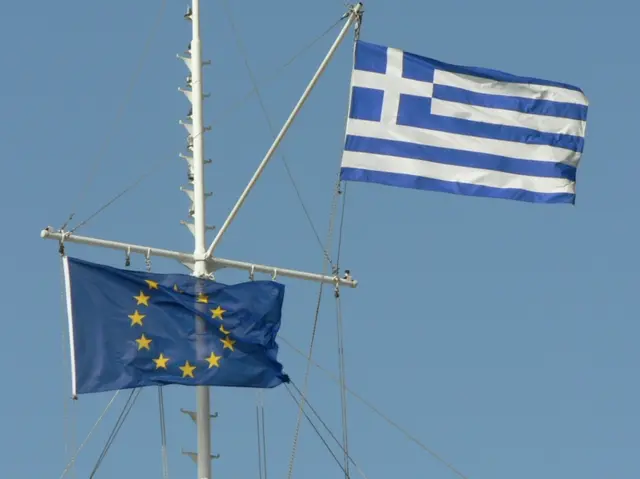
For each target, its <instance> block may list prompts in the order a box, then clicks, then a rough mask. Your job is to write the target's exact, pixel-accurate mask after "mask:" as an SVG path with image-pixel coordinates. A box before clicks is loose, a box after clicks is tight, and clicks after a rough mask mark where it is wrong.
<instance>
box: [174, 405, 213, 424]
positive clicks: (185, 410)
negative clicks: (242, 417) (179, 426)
mask: <svg viewBox="0 0 640 479" xmlns="http://www.w3.org/2000/svg"><path fill="white" fill-rule="evenodd" d="M180 412H181V413H184V414H186V415H187V416H189V417H190V418H191V419H192V420H193V422H196V412H195V411H189V410H188V409H182V408H180ZM209 417H210V418H212V419H215V418H217V417H218V413H217V412H215V413H213V414H210V415H209Z"/></svg>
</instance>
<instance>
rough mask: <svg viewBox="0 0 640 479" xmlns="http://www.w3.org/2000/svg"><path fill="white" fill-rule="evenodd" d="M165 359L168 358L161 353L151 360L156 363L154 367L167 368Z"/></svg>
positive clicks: (167, 359)
mask: <svg viewBox="0 0 640 479" xmlns="http://www.w3.org/2000/svg"><path fill="white" fill-rule="evenodd" d="M167 361H169V358H166V357H165V356H164V354H162V353H160V356H159V357H157V358H156V359H154V360H153V362H154V363H156V369H167Z"/></svg>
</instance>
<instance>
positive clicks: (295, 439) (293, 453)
mask: <svg viewBox="0 0 640 479" xmlns="http://www.w3.org/2000/svg"><path fill="white" fill-rule="evenodd" d="M337 200H338V191H337V190H336V194H335V195H334V196H333V200H332V203H331V213H330V215H329V230H328V231H327V241H326V244H327V245H329V246H330V245H331V239H332V237H333V227H334V219H335V213H336V208H337V206H338V202H337ZM328 263H329V262H328V261H327V258H326V257H325V260H324V261H323V262H322V274H323V275H326V274H327V270H328V268H327V266H328ZM323 291H324V284H323V283H320V287H319V291H318V301H317V303H316V311H315V315H314V318H313V328H312V330H311V341H310V344H309V355H308V358H309V361H308V362H307V367H306V370H305V374H304V386H303V391H304V394H303V396H306V394H307V391H308V389H309V374H310V373H311V364H312V362H311V357H312V355H313V346H314V344H315V337H316V331H317V328H318V318H319V316H320V305H321V303H322V293H323ZM303 414H305V413H304V403H300V411H299V412H298V419H297V421H296V428H295V432H294V436H293V446H292V448H291V458H290V460H289V473H288V475H287V477H288V479H291V478H292V477H293V463H294V461H295V457H296V450H297V447H298V438H299V436H300V425H301V422H302V415H303Z"/></svg>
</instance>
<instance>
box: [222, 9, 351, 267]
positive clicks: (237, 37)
mask: <svg viewBox="0 0 640 479" xmlns="http://www.w3.org/2000/svg"><path fill="white" fill-rule="evenodd" d="M222 4H223V6H224V10H225V13H226V15H227V18H228V20H229V24H230V26H231V30H232V31H233V34H234V37H235V40H236V46H237V48H238V51H239V52H240V54H241V55H242V58H243V60H244V64H245V67H246V68H247V72H248V74H249V77H250V79H251V83H252V84H253V91H255V93H256V97H257V98H258V102H259V104H260V109H261V110H262V113H263V115H264V118H265V121H266V122H267V126H268V127H269V132H270V133H271V136H273V137H274V138H275V137H276V130H275V128H274V126H273V122H272V121H271V117H270V116H269V113H268V112H267V108H266V106H265V103H264V100H263V98H262V94H261V93H260V89H259V87H258V82H257V80H256V78H255V75H254V74H253V70H252V69H251V66H250V65H249V58H248V55H247V53H246V50H245V48H244V45H243V43H242V39H241V38H240V34H239V33H238V30H237V29H236V26H235V21H234V19H233V14H232V13H231V8H230V7H229V2H228V0H223V2H222ZM343 19H344V17H342V18H341V19H340V20H338V23H339V22H340V21H341V20H343ZM336 24H337V23H336ZM332 28H333V27H332ZM280 159H281V160H282V163H283V165H284V167H285V170H286V172H287V176H288V177H289V181H290V182H291V185H292V186H293V189H294V191H295V193H296V196H297V197H298V202H299V203H300V206H301V207H302V210H303V212H304V215H305V216H306V218H307V221H308V223H309V226H310V227H311V230H312V231H313V234H314V236H315V239H316V242H317V243H318V245H319V246H320V249H321V250H322V252H323V254H324V256H325V258H326V260H327V261H328V262H329V264H330V265H331V267H333V262H332V260H331V256H330V255H329V253H328V251H327V249H326V248H325V247H324V246H323V244H322V240H321V239H320V235H319V233H318V230H317V228H316V227H315V225H314V223H313V220H312V219H311V214H310V213H309V210H308V209H307V206H306V205H305V203H304V200H303V199H302V193H301V192H300V189H299V188H298V185H297V183H296V181H295V179H294V177H293V173H292V172H291V168H290V166H289V162H288V161H287V159H286V158H285V156H284V154H283V153H280Z"/></svg>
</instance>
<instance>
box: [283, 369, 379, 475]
mask: <svg viewBox="0 0 640 479" xmlns="http://www.w3.org/2000/svg"><path fill="white" fill-rule="evenodd" d="M290 383H291V386H293V387H294V388H295V390H296V391H297V392H298V394H300V397H301V399H302V400H303V401H304V402H306V403H307V405H308V406H309V409H311V412H313V414H314V415H315V416H316V417H317V418H318V421H320V423H321V424H322V425H323V426H324V428H325V429H326V430H327V432H328V433H329V435H330V436H331V437H332V438H333V440H334V441H335V442H336V444H337V445H338V447H339V448H340V449H342V450H343V451H344V452H345V453H346V451H345V448H344V446H343V445H342V444H340V441H339V440H338V438H337V437H336V436H335V434H333V432H331V429H329V426H327V423H325V422H324V421H323V420H322V418H321V417H320V414H318V412H317V411H316V410H315V408H314V407H313V406H312V405H311V403H310V402H309V400H308V399H307V398H306V397H304V396H302V392H301V391H300V389H299V388H298V386H296V385H295V383H294V382H293V381H290ZM347 458H348V460H349V461H351V463H352V464H353V465H354V466H355V468H356V469H357V470H358V473H359V474H360V475H361V476H362V477H364V478H365V479H366V477H367V476H365V474H364V472H362V470H361V469H360V467H359V466H358V465H357V464H356V462H355V460H354V459H353V458H352V457H351V456H350V455H349V454H347ZM343 471H344V468H343ZM346 472H347V471H345V473H346Z"/></svg>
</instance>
